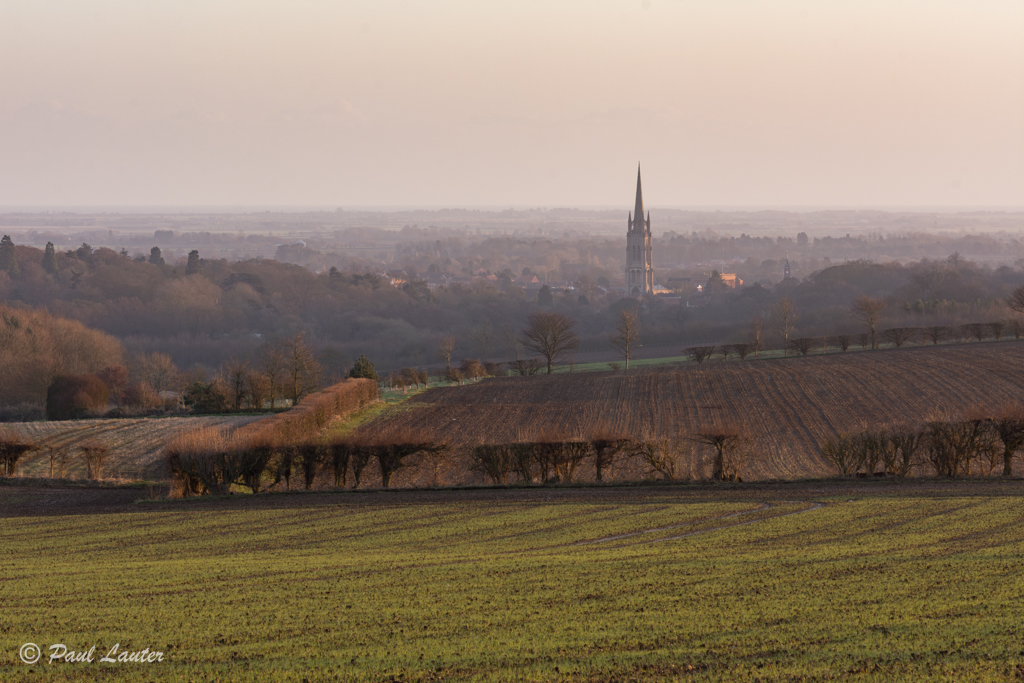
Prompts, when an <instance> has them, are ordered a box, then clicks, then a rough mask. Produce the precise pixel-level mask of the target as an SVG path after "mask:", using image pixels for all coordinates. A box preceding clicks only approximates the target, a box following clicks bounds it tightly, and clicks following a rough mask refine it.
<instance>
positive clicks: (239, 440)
mask: <svg viewBox="0 0 1024 683" xmlns="http://www.w3.org/2000/svg"><path fill="white" fill-rule="evenodd" d="M376 400H377V382H375V381H373V380H368V379H347V380H345V381H343V382H339V383H337V384H333V385H331V386H329V387H327V388H325V389H323V390H321V391H318V392H315V393H313V394H310V395H308V396H306V397H305V399H304V400H303V401H302V403H300V404H299V405H297V406H294V407H293V408H291V409H290V410H288V411H285V412H282V413H277V414H275V415H273V416H270V417H267V418H264V419H261V420H257V421H255V422H250V423H248V424H247V425H245V426H243V427H241V428H238V429H235V430H233V431H230V432H229V431H228V430H225V429H211V428H206V429H198V430H193V431H186V432H185V433H184V434H182V435H179V436H177V437H175V438H174V439H172V441H171V443H170V444H169V445H168V447H167V454H168V456H167V457H168V462H169V464H170V465H171V471H172V472H176V471H178V470H177V469H175V468H176V467H178V465H177V464H176V463H180V462H183V460H182V459H183V458H184V459H185V460H188V458H189V457H192V456H195V455H196V454H198V453H200V452H202V453H205V454H206V455H208V456H210V457H208V458H206V460H204V461H203V462H202V463H199V461H196V460H195V458H194V457H193V459H192V460H188V462H192V463H193V465H195V466H196V467H200V466H202V467H206V468H207V469H208V468H209V467H212V466H213V464H214V463H215V461H218V458H219V459H220V460H223V459H224V458H225V457H227V456H225V455H224V444H228V443H230V444H232V449H233V450H232V452H233V453H235V455H233V456H231V457H235V458H242V457H243V455H242V452H243V451H244V453H245V455H244V457H246V458H248V457H256V456H258V455H259V454H270V455H274V454H278V453H280V452H284V451H281V449H282V448H285V450H286V451H287V447H286V446H285V444H291V443H296V442H302V441H305V440H307V439H309V438H311V437H312V436H314V435H317V434H319V433H320V432H322V431H323V430H324V429H325V428H326V427H327V426H328V424H329V423H330V422H331V421H332V420H334V419H337V418H340V417H345V416H348V415H350V414H352V413H353V412H355V411H357V410H359V409H360V408H363V407H364V406H366V405H368V404H370V403H372V402H374V401H376ZM214 446H216V447H214ZM32 451H43V452H44V454H45V456H46V458H47V460H48V464H49V476H50V477H54V476H56V477H57V478H64V476H65V473H66V471H67V470H68V468H69V466H70V465H71V464H72V463H71V460H72V459H73V458H75V457H78V458H80V459H81V462H82V464H83V465H84V470H85V474H86V478H88V479H99V478H101V477H102V476H103V473H104V465H105V463H106V462H107V459H108V457H109V456H111V455H112V448H111V444H110V443H109V442H108V441H107V440H105V439H104V438H102V437H96V438H90V439H87V440H84V441H82V442H80V443H77V444H76V445H75V446H74V447H69V446H68V445H66V444H62V443H54V442H50V443H45V442H43V443H35V442H33V441H31V440H29V439H27V438H25V437H23V436H21V435H19V434H18V433H17V432H15V431H14V430H13V429H10V428H0V476H8V477H10V476H14V475H15V474H16V473H17V467H18V462H19V461H20V460H21V459H22V458H23V457H25V456H26V454H29V453H31V452H32ZM288 452H290V451H288ZM189 454H191V455H189ZM207 460H208V461H209V462H207ZM197 463H198V464H197ZM203 471H204V472H205V471H207V470H203ZM204 476H205V475H204ZM289 476H290V474H289ZM250 483H252V482H250ZM258 489H259V486H256V487H255V489H254V490H258ZM211 490H213V489H211Z"/></svg>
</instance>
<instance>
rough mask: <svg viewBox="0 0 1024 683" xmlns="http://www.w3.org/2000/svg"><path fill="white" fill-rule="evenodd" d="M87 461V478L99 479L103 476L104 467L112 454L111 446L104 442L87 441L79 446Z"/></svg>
mask: <svg viewBox="0 0 1024 683" xmlns="http://www.w3.org/2000/svg"><path fill="white" fill-rule="evenodd" d="M78 448H79V450H81V451H82V459H83V460H84V461H85V478H86V479H99V478H100V476H101V475H102V474H103V465H104V463H105V462H106V460H107V455H108V454H109V453H110V446H109V445H107V444H106V443H104V442H102V441H85V442H83V443H81V444H80V445H79V446H78Z"/></svg>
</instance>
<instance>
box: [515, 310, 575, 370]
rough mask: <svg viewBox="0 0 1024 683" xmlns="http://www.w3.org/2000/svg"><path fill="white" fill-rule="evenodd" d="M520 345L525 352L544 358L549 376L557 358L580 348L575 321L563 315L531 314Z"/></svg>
mask: <svg viewBox="0 0 1024 683" xmlns="http://www.w3.org/2000/svg"><path fill="white" fill-rule="evenodd" d="M522 343H523V347H525V348H526V350H527V351H532V352H534V353H536V354H539V355H541V356H544V358H545V359H546V360H547V365H548V374H549V375H550V374H551V371H552V366H553V365H554V363H555V362H556V361H558V359H559V358H561V357H562V356H563V355H565V354H566V353H568V352H569V351H575V350H576V349H578V348H579V346H580V338H579V336H577V334H576V321H575V320H573V319H572V318H570V317H569V316H567V315H565V314H563V313H533V314H532V315H530V317H529V319H528V320H527V325H526V329H525V330H523V335H522Z"/></svg>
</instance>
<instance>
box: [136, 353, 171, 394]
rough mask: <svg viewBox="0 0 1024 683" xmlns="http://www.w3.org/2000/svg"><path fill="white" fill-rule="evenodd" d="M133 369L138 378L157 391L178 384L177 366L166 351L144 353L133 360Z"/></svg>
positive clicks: (169, 388) (168, 388)
mask: <svg viewBox="0 0 1024 683" xmlns="http://www.w3.org/2000/svg"><path fill="white" fill-rule="evenodd" d="M133 369H134V371H135V374H136V375H137V376H138V378H139V380H140V381H142V382H144V383H145V384H147V385H149V387H150V388H151V389H152V390H153V391H155V392H157V393H160V392H161V391H170V390H172V389H174V388H176V387H177V386H178V376H179V372H178V367H177V366H176V365H175V364H174V361H173V360H171V357H170V356H168V355H167V354H166V353H144V354H142V355H141V356H139V357H138V358H137V359H136V360H135V363H134V367H133Z"/></svg>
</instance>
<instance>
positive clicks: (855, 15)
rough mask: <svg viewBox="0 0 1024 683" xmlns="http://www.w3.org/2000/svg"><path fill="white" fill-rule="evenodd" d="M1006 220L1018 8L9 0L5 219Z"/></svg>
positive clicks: (1017, 146) (1021, 196)
mask: <svg viewBox="0 0 1024 683" xmlns="http://www.w3.org/2000/svg"><path fill="white" fill-rule="evenodd" d="M638 160H641V161H642V163H643V170H644V190H645V192H644V194H645V198H646V200H647V203H648V204H649V205H651V206H655V207H657V206H675V207H688V206H691V207H707V206H722V207H748V206H787V207H798V206H893V207H908V206H932V207H939V206H960V207H962V206H989V207H1006V206H1011V207H1021V206H1024V2H1022V1H1021V0H1006V1H1001V2H1000V1H985V0H981V1H977V2H967V1H966V0H964V1H962V2H942V1H939V0H927V1H919V2H911V1H901V0H884V1H873V0H850V1H842V0H828V1H821V0H816V1H808V2H802V1H801V2H797V1H790V0H773V1H767V0H765V1H760V2H759V1H755V0H747V1H740V0H642V1H641V0H636V1H635V2H634V1H632V0H630V1H628V2H626V1H621V2H620V1H617V0H575V1H569V0H565V1H561V2H559V1H557V0H546V1H540V0H518V1H515V2H498V1H491V0H475V1H457V0H451V1H446V2H440V1H438V2H420V1H418V0H407V1H398V0H372V1H369V0H367V1H359V0H348V1H338V2H329V1H327V0H288V1H283V0H274V1H262V2H261V1H259V0H244V1H243V0H235V1H226V0H175V1H174V2H159V3H158V2H138V1H137V0H132V1H127V0H89V1H88V2H78V1H75V0H63V1H58V0H0V206H27V205H35V206H39V205H46V206H61V205H164V206H166V205H193V206H194V205H249V206H253V205H259V206H268V205H270V206H273V205H291V206H297V205H317V206H331V207H333V206H350V207H354V206H380V207H384V206H427V207H433V206H581V207H585V206H619V205H621V206H623V207H625V208H629V207H630V206H631V205H632V191H633V182H634V179H635V174H636V163H637V161H638Z"/></svg>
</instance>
